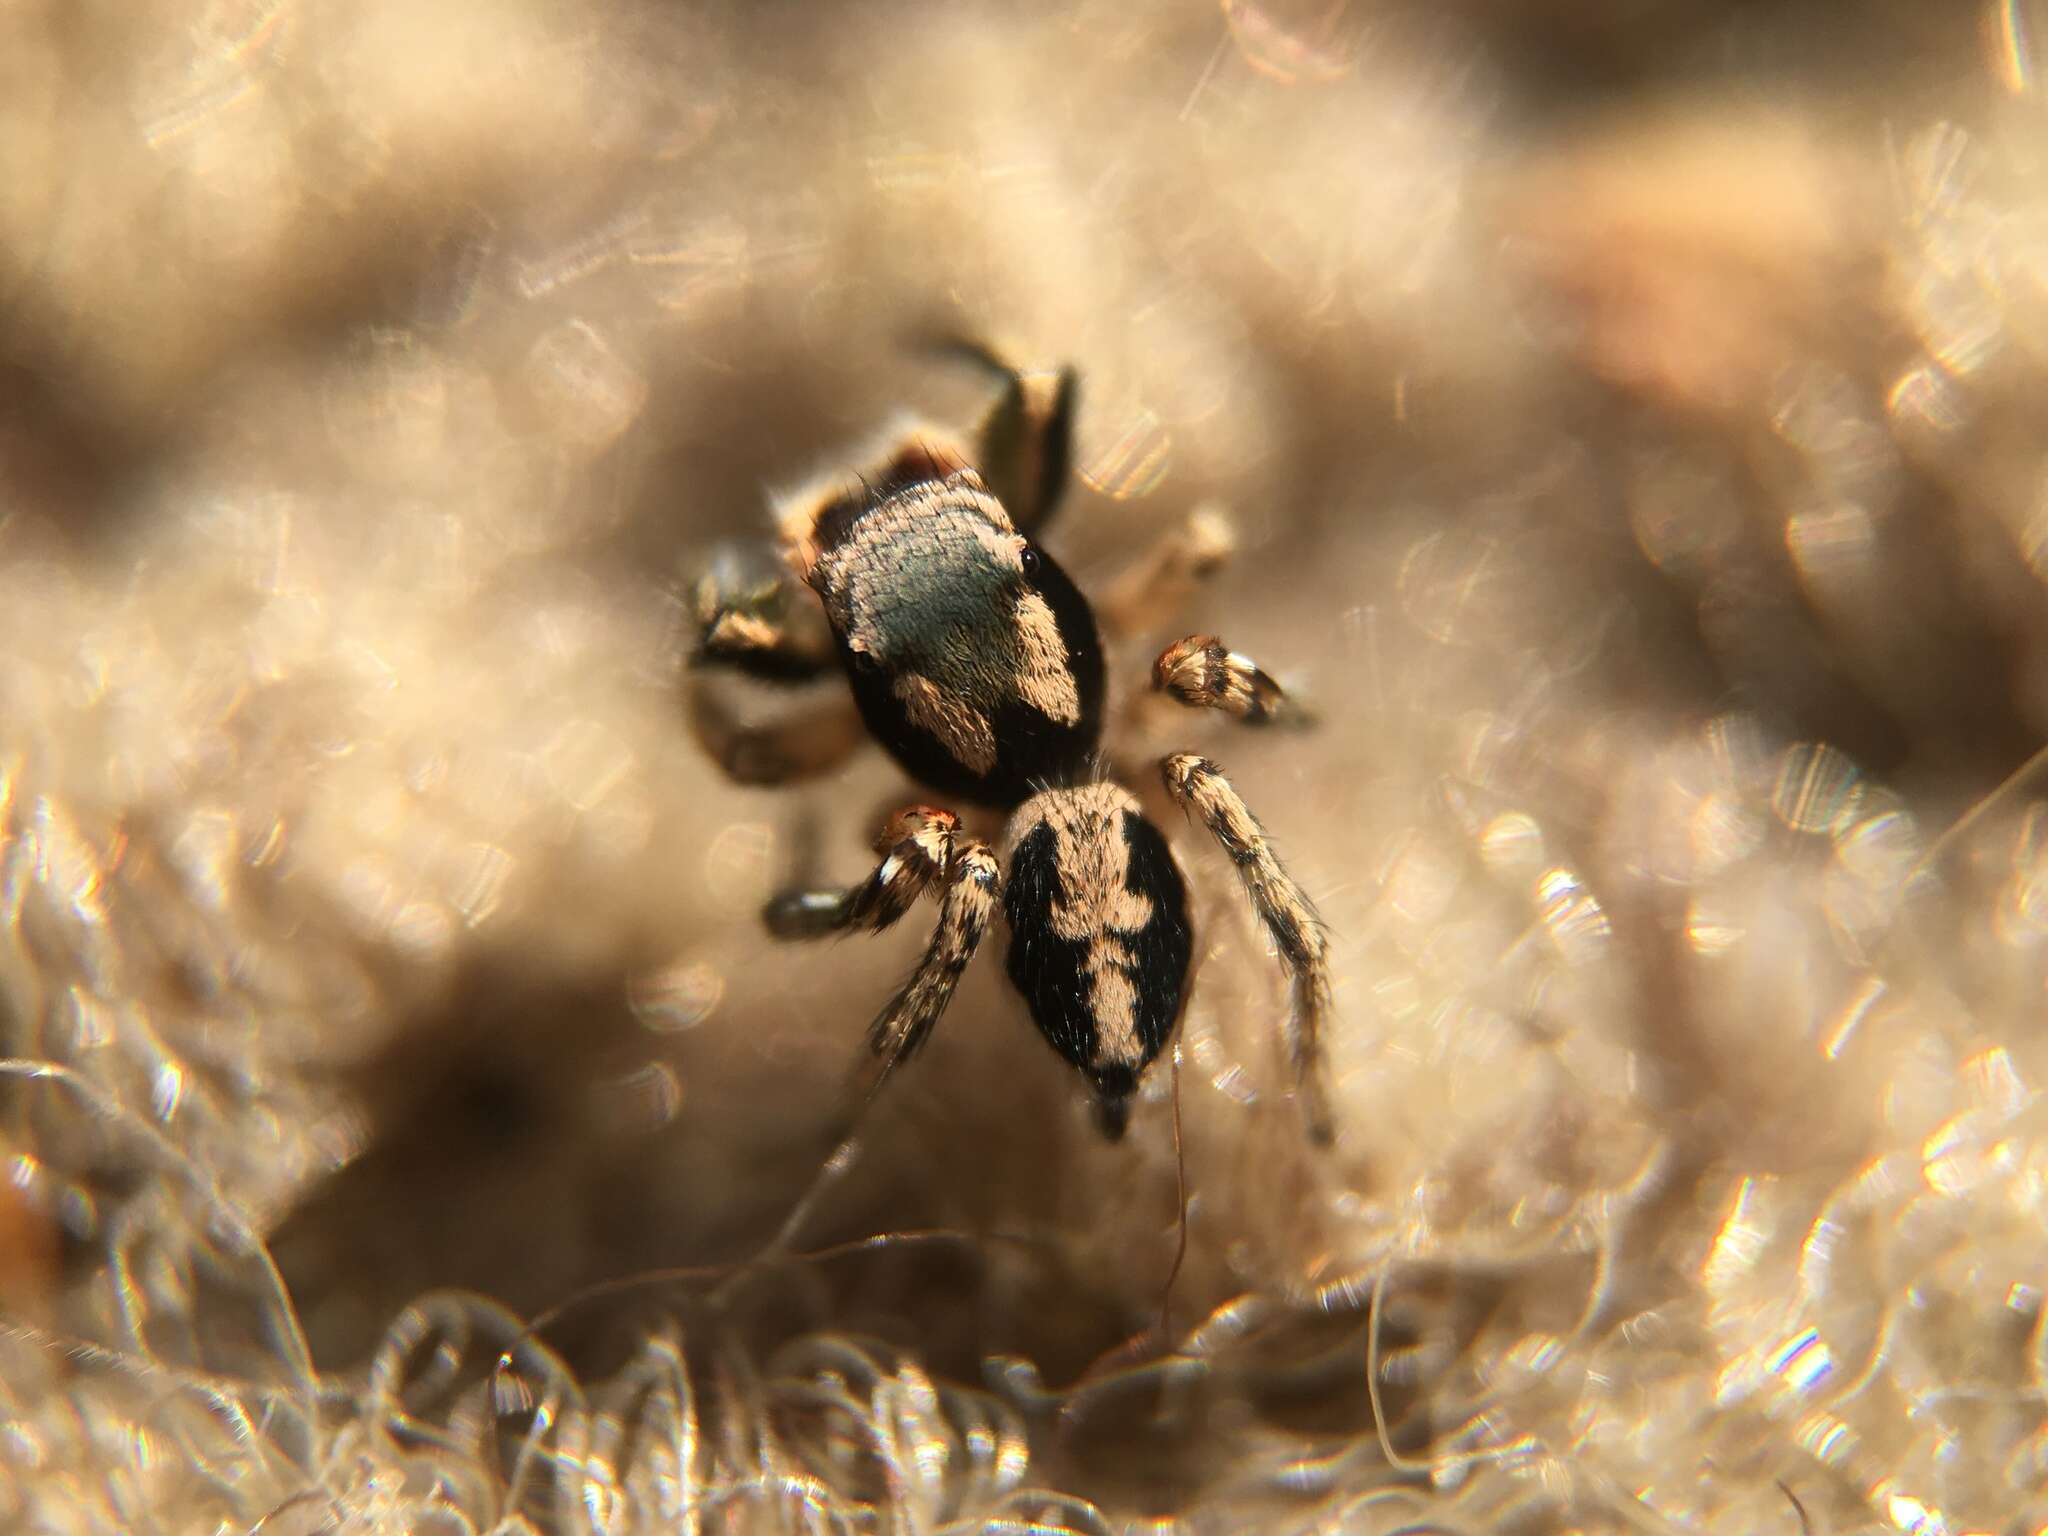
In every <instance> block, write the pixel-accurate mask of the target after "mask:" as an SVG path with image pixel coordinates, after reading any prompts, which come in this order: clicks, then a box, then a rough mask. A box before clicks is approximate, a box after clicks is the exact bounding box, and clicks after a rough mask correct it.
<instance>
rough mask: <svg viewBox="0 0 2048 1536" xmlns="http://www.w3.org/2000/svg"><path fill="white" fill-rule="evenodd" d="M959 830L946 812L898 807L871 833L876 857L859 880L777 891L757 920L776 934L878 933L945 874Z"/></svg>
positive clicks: (782, 936)
mask: <svg viewBox="0 0 2048 1536" xmlns="http://www.w3.org/2000/svg"><path fill="white" fill-rule="evenodd" d="M959 829H960V819H959V818H958V817H957V816H955V815H954V814H953V813H952V812H951V811H942V810H938V809H935V808H934V807H932V806H929V805H913V806H911V807H909V808H908V809H906V810H901V811H898V812H897V813H896V814H895V815H893V816H891V817H890V818H889V819H888V820H887V821H885V822H884V823H883V824H882V830H881V832H880V833H879V834H878V835H877V836H876V838H875V844H874V847H875V852H876V853H877V854H878V855H880V858H879V860H878V861H877V863H876V864H875V867H874V868H873V869H872V870H870V871H869V872H868V877H867V878H866V879H865V880H863V881H861V882H860V883H859V884H858V885H850V886H846V887H844V888H841V887H838V886H830V887H825V888H821V889H817V890H792V891H781V892H778V893H777V894H776V895H775V896H773V897H772V898H770V900H769V902H768V905H767V907H766V908H765V909H763V911H762V914H761V916H762V920H763V921H764V922H766V923H767V925H768V931H769V932H770V933H771V934H773V935H774V936H775V937H776V938H778V939H822V938H825V937H827V936H829V935H831V934H835V933H846V932H850V931H851V930H854V929H865V930H866V931H867V932H869V933H880V932H881V931H882V930H883V929H885V928H887V927H889V926H890V925H892V924H893V923H894V922H895V921H896V920H897V919H898V918H899V917H901V916H902V915H903V914H904V913H906V912H908V911H909V910H910V908H911V905H912V903H914V902H915V901H916V900H917V898H918V897H919V896H921V895H922V894H923V893H924V892H925V891H927V890H929V889H930V888H931V887H932V886H933V885H935V884H938V883H940V882H942V881H943V880H944V879H945V876H946V871H947V868H948V864H949V860H950V859H951V857H952V852H953V847H954V843H955V840H956V838H957V836H958V834H959Z"/></svg>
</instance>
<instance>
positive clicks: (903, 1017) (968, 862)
mask: <svg viewBox="0 0 2048 1536" xmlns="http://www.w3.org/2000/svg"><path fill="white" fill-rule="evenodd" d="M875 851H876V852H877V853H879V854H880V855H881V858H880V860H879V862H877V863H876V865H875V867H874V869H873V870H871V871H870V872H869V874H868V877H867V878H866V879H865V880H863V881H861V882H860V883H859V884H858V885H854V886H849V887H847V888H846V889H844V890H816V891H789V892H784V893H783V894H782V895H779V896H777V897H775V898H774V899H773V900H771V901H770V902H769V903H768V907H767V910H766V912H765V913H764V914H763V915H764V917H765V919H766V921H767V924H768V931H769V932H770V933H772V934H774V935H775V936H776V937H777V938H782V939H808V938H821V937H823V936H825V935H826V934H831V933H845V932H850V931H853V930H855V929H865V930H867V931H868V932H870V933H880V932H881V931H882V930H883V929H885V928H888V927H889V926H891V925H892V924H893V923H895V922H896V920H897V919H898V918H900V917H902V916H903V914H904V913H905V912H907V911H909V910H910V907H911V905H912V904H913V903H914V902H915V901H916V900H917V898H918V897H919V896H920V895H921V894H923V893H925V892H927V891H935V892H936V893H937V896H938V902H939V919H938V922H937V923H935V924H934V925H933V927H932V934H931V938H930V940H929V941H928V942H927V943H926V945H925V951H924V955H923V957H922V958H921V959H920V960H919V961H918V963H917V969H916V970H914V971H912V972H911V974H910V979H909V980H908V981H907V982H905V983H904V984H903V986H902V987H901V988H900V989H899V990H898V991H897V993H896V995H895V996H894V997H892V998H891V999H890V1000H889V1002H888V1004H887V1005H886V1006H885V1007H884V1008H883V1009H882V1011H881V1012H880V1013H879V1014H877V1015H876V1017H875V1021H874V1023H872V1024H871V1025H869V1026H868V1049H869V1050H870V1051H871V1052H873V1054H874V1055H875V1056H876V1058H877V1059H878V1060H879V1062H880V1067H879V1070H878V1071H877V1072H876V1074H875V1077H874V1080H873V1081H872V1082H871V1083H870V1084H869V1085H868V1088H867V1095H868V1097H873V1096H874V1094H876V1093H877V1092H879V1091H880V1089H881V1087H882V1084H883V1083H885V1082H886V1081H887V1080H888V1078H889V1074H890V1073H892V1072H894V1071H895V1070H896V1068H897V1067H898V1066H900V1065H901V1064H902V1063H904V1062H906V1061H908V1060H909V1059H910V1058H911V1057H912V1056H915V1055H916V1054H917V1052H918V1050H919V1048H920V1047H922V1046H923V1044H924V1042H925V1041H926V1040H927V1039H928V1038H929V1037H930V1035H931V1031H932V1027H933V1025H935V1024H937V1023H938V1020H939V1016H940V1015H941V1014H943V1013H944V1012H945V1011H946V1005H947V1004H948V1003H950V1002H951V1001H952V999H953V991H954V988H955V987H957V986H958V985H959V981H960V976H961V973H962V972H964V971H965V970H966V969H967V963H968V962H969V961H970V960H972V959H973V958H974V952H975V950H976V949H977V948H979V947H980V945H981V941H982V937H983V936H984V935H985V934H986V933H987V932H988V923H989V917H990V915H991V914H992V913H993V912H994V911H995V903H996V885H997V880H998V877H999V875H1000V873H1001V870H1000V867H999V866H998V864H997V862H996V856H995V854H994V852H993V851H991V850H990V848H989V846H988V845H987V844H986V843H984V842H982V841H981V840H980V839H979V838H974V837H969V836H966V835H965V834H963V833H962V832H961V831H960V822H959V818H958V817H956V816H954V815H953V814H952V812H950V811H941V810H935V809H933V808H932V807H930V806H913V807H911V808H910V809H908V810H905V811H900V812H898V813H897V814H896V815H895V816H892V817H891V818H890V819H889V822H888V824H887V825H886V826H885V827H883V829H882V834H881V836H880V837H879V838H878V839H876V843H875Z"/></svg>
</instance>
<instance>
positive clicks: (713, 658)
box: [690, 547, 837, 683]
mask: <svg viewBox="0 0 2048 1536" xmlns="http://www.w3.org/2000/svg"><path fill="white" fill-rule="evenodd" d="M690 610H691V611H690V618H691V621H692V624H693V626H694V628H695V632H696V646H695V649H694V650H693V651H692V652H691V655H690V665H691V666H692V667H724V668H729V669H731V670H734V671H737V672H742V673H744V674H745V675H747V676H748V677H751V678H754V679H756V680H757V681H760V682H768V683H802V682H808V681H810V680H811V679H812V678H815V677H819V676H822V675H823V674H824V673H826V672H827V671H830V670H831V669H832V667H833V665H834V663H835V661H836V660H837V658H836V657H835V655H834V654H833V644H832V627H831V625H830V624H828V623H827V622H826V620H825V614H824V612H823V610H822V609H820V608H819V606H818V604H817V603H816V602H814V601H813V600H812V599H811V597H810V594H809V593H807V592H805V591H804V590H803V589H802V588H801V587H799V586H798V585H797V584H796V583H795V582H794V581H792V580H791V579H790V576H789V573H788V572H787V571H786V570H785V569H783V567H782V565H781V563H780V562H779V561H776V562H773V563H771V562H770V555H769V552H768V551H767V550H765V549H763V550H759V551H756V550H754V549H752V548H750V547H729V548H726V549H724V550H721V551H720V552H719V553H718V555H717V556H716V557H715V558H714V559H713V560H712V563H711V567H710V569H709V570H707V571H706V572H705V573H704V574H703V575H702V576H700V577H699V578H698V579H697V582H696V585H695V586H694V587H693V588H692V589H691V592H690Z"/></svg>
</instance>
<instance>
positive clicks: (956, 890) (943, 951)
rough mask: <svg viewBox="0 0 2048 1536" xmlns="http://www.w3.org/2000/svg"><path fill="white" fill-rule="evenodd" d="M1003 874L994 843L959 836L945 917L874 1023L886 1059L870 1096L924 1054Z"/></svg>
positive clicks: (878, 1049) (875, 1046) (873, 1036)
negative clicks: (992, 845) (892, 1075)
mask: <svg viewBox="0 0 2048 1536" xmlns="http://www.w3.org/2000/svg"><path fill="white" fill-rule="evenodd" d="M1000 873H1001V869H1000V866H999V865H998V864H997V862H996V856H995V853H994V851H993V850H992V849H990V847H989V846H988V844H986V843H984V842H982V841H981V840H980V839H979V838H973V837H956V838H955V839H954V841H953V850H952V856H951V858H950V860H949V861H948V865H947V869H946V875H945V887H944V891H943V894H941V896H940V897H939V920H938V922H937V923H935V924H934V925H933V926H932V936H931V939H930V940H929V942H927V943H926V945H925V950H924V955H923V957H922V958H921V959H920V960H919V961H918V962H917V969H916V970H914V971H912V972H911V973H910V980H908V981H906V982H905V983H904V984H903V986H902V988H901V989H900V990H899V991H898V992H897V993H896V995H895V996H894V997H892V998H890V999H889V1002H888V1004H887V1005H886V1006H885V1007H884V1008H883V1009H882V1011H881V1012H880V1013H878V1014H877V1015H875V1021H874V1023H872V1024H870V1025H869V1026H868V1049H869V1050H870V1051H871V1052H873V1053H874V1055H875V1056H876V1057H877V1058H878V1059H879V1061H880V1069H879V1070H878V1071H877V1072H876V1074H875V1077H874V1081H873V1082H872V1083H871V1084H870V1085H869V1087H868V1097H870V1098H872V1097H874V1095H875V1094H877V1093H879V1092H880V1091H881V1088H882V1084H883V1083H885V1082H887V1081H888V1079H889V1074H890V1073H892V1072H894V1071H895V1070H896V1068H897V1067H899V1066H901V1065H902V1064H903V1063H904V1062H906V1061H908V1060H910V1058H911V1057H913V1056H915V1055H916V1054H917V1053H918V1051H919V1050H920V1049H921V1048H922V1047H923V1045H924V1043H925V1041H926V1040H927V1039H929V1038H930V1037H931V1032H932V1026H933V1025H934V1024H936V1023H938V1021H939V1015H940V1014H942V1013H944V1012H945V1011H946V1005H947V1004H948V1003H950V1002H952V1000H953V989H954V988H955V987H957V986H958V985H959V983H960V975H961V973H962V972H963V971H965V970H966V969H967V962H968V961H970V960H972V959H973V958H974V952H975V950H976V949H978V948H980V947H981V940H982V937H983V935H985V934H986V933H987V932H988V920H989V916H990V914H991V913H993V912H994V911H995V908H996V882H997V878H998V876H999V875H1000Z"/></svg>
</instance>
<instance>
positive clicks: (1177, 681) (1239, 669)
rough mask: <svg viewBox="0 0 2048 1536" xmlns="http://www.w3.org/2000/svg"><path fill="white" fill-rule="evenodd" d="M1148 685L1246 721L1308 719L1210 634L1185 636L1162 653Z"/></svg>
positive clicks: (1194, 706) (1269, 680) (1254, 666)
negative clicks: (1150, 684)
mask: <svg viewBox="0 0 2048 1536" xmlns="http://www.w3.org/2000/svg"><path fill="white" fill-rule="evenodd" d="M1152 686H1153V687H1154V688H1156V689H1158V690H1159V691H1160V692H1161V693H1166V694H1171V695H1172V696H1173V697H1174V698H1176V699H1178V700H1179V701H1180V702H1181V703H1183V704H1185V705H1187V706H1188V707H1189V708H1190V709H1220V710H1222V711H1223V712H1224V713H1225V714H1226V715H1232V716H1235V717H1236V718H1237V719H1239V720H1241V721H1243V722H1244V723H1245V724H1246V725H1306V724H1308V723H1310V722H1309V714H1308V711H1307V710H1306V709H1304V708H1303V707H1302V705H1301V704H1300V703H1299V702H1297V701H1296V700H1294V699H1292V698H1290V697H1289V696H1288V694H1287V692H1286V690H1284V689H1283V688H1281V686H1280V685H1279V684H1278V683H1277V682H1275V681H1274V680H1273V678H1272V677H1271V675H1270V674H1268V673H1267V672H1266V670H1265V669H1264V668H1263V667H1261V666H1260V665H1259V664H1258V663H1257V662H1255V661H1253V660H1252V659H1251V657H1249V656H1245V655H1241V654H1240V653H1239V652H1237V651H1233V650H1231V649H1230V648H1229V647H1228V646H1226V645H1225V644H1224V643H1223V642H1222V641H1221V640H1218V639H1217V638H1216V637H1215V636H1214V635H1189V636H1188V637H1187V638H1186V639H1184V640H1176V641H1174V642H1173V644H1171V645H1169V646H1168V647H1167V648H1166V649H1165V650H1164V651H1161V652H1160V653H1159V659H1158V660H1157V661H1156V662H1154V663H1153V664H1152Z"/></svg>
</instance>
